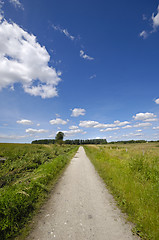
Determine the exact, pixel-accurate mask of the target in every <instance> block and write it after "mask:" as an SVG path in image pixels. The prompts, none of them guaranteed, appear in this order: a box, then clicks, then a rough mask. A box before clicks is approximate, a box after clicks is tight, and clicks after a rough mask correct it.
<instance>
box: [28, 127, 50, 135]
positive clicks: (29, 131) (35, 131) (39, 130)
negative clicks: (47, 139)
mask: <svg viewBox="0 0 159 240" xmlns="http://www.w3.org/2000/svg"><path fill="white" fill-rule="evenodd" d="M25 132H26V133H29V134H36V133H46V132H48V130H45V129H33V128H28V129H26V130H25Z"/></svg>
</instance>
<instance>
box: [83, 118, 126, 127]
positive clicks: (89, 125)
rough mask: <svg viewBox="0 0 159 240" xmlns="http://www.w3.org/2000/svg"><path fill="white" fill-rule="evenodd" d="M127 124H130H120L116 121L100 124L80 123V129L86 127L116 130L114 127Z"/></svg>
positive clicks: (93, 122) (91, 122) (94, 122)
mask: <svg viewBox="0 0 159 240" xmlns="http://www.w3.org/2000/svg"><path fill="white" fill-rule="evenodd" d="M126 124H129V122H128V121H124V122H120V121H119V120H116V121H114V123H108V124H105V123H99V122H97V121H80V124H79V126H80V127H86V128H101V129H102V128H103V129H104V128H114V127H121V126H124V125H126Z"/></svg>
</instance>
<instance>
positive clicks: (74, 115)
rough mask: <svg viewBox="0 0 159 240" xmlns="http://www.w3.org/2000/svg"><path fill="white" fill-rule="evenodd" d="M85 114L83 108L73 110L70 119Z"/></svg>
mask: <svg viewBox="0 0 159 240" xmlns="http://www.w3.org/2000/svg"><path fill="white" fill-rule="evenodd" d="M85 114H86V110H85V109H83V108H74V109H72V114H71V117H78V116H80V115H81V116H84V115H85Z"/></svg>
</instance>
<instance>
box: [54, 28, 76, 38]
mask: <svg viewBox="0 0 159 240" xmlns="http://www.w3.org/2000/svg"><path fill="white" fill-rule="evenodd" d="M52 27H53V29H54V30H56V31H59V32H61V33H63V34H64V35H65V36H66V37H68V38H69V39H71V40H72V41H73V40H75V37H74V36H72V35H71V34H70V33H69V32H68V30H67V29H64V28H61V27H59V26H56V25H54V24H53V25H52Z"/></svg>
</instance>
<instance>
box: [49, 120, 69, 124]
mask: <svg viewBox="0 0 159 240" xmlns="http://www.w3.org/2000/svg"><path fill="white" fill-rule="evenodd" d="M67 122H68V121H65V120H62V119H61V118H56V119H52V120H50V124H51V125H58V124H61V125H66V124H67Z"/></svg>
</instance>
